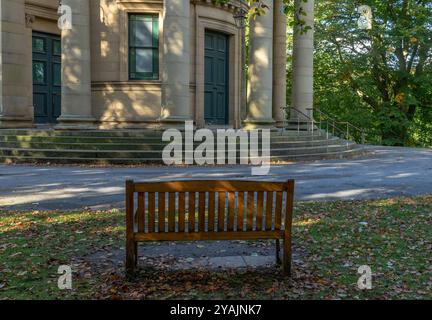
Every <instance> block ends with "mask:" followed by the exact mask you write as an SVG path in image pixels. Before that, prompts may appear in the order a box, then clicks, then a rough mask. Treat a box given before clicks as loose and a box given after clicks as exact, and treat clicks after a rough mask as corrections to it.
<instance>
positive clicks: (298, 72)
mask: <svg viewBox="0 0 432 320" xmlns="http://www.w3.org/2000/svg"><path fill="white" fill-rule="evenodd" d="M295 12H296V26H295V32H294V48H293V49H294V50H293V91H292V107H294V108H296V109H298V110H300V111H301V112H302V113H304V114H306V115H309V113H310V111H309V110H308V109H310V108H313V94H314V91H313V81H314V77H313V68H314V61H313V58H314V57H313V54H314V29H313V28H314V0H307V2H304V1H303V0H295ZM300 12H303V13H304V14H305V15H304V14H301V13H300ZM299 13H300V14H299ZM299 19H300V20H303V21H305V25H303V26H301V25H299V24H298V21H299ZM305 28H307V29H305ZM298 118H300V120H302V118H303V120H304V118H305V117H304V116H302V115H301V114H299V113H298V112H291V120H292V121H297V120H298Z"/></svg>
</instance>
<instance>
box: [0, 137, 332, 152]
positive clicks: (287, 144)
mask: <svg viewBox="0 0 432 320" xmlns="http://www.w3.org/2000/svg"><path fill="white" fill-rule="evenodd" d="M339 141H340V140H339V139H338V138H332V139H329V140H312V141H280V142H272V144H271V149H272V150H273V149H287V148H296V147H313V146H323V145H329V144H335V143H338V142H339ZM167 144H168V143H161V142H154V141H152V142H150V143H148V142H144V143H118V142H116V143H106V142H100V143H94V142H90V143H87V142H69V143H65V142H45V141H39V142H34V141H11V142H4V141H1V139H0V149H1V148H9V149H46V150H67V149H69V150H162V149H163V148H164V147H165V146H166V145H167ZM199 145H200V143H195V147H197V146H199ZM240 145H241V144H239V143H238V144H236V145H235V146H236V147H237V148H240ZM230 146H231V144H229V143H227V144H226V148H229V147H230Z"/></svg>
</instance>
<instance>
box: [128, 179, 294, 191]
mask: <svg viewBox="0 0 432 320" xmlns="http://www.w3.org/2000/svg"><path fill="white" fill-rule="evenodd" d="M285 188H286V184H285V183H280V182H251V181H216V180H209V181H173V182H159V183H136V184H135V185H134V189H135V192H238V191H245V192H246V191H254V192H258V191H273V192H275V191H285Z"/></svg>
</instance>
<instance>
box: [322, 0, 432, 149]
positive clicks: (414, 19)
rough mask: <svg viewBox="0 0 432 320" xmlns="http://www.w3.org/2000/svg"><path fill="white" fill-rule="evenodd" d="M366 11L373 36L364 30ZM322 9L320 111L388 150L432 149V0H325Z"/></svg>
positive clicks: (370, 32)
mask: <svg viewBox="0 0 432 320" xmlns="http://www.w3.org/2000/svg"><path fill="white" fill-rule="evenodd" d="M363 4H366V5H369V6H370V7H371V8H372V9H373V14H374V24H373V28H372V30H368V31H365V30H360V29H359V28H358V27H357V21H358V18H359V14H358V13H357V12H356V9H357V8H358V7H359V6H360V5H363ZM316 10H317V21H316V58H315V61H316V72H315V74H316V87H317V103H318V104H319V106H320V107H322V108H323V109H327V110H330V112H331V113H333V114H337V115H339V117H341V118H342V119H343V120H349V121H351V122H354V123H356V124H358V125H361V126H363V127H366V128H371V129H372V133H375V134H376V135H377V136H378V137H379V138H380V139H381V140H382V142H383V143H384V144H388V145H406V144H414V143H416V142H417V143H422V144H427V143H431V142H432V141H431V140H432V138H431V137H432V134H431V133H432V130H431V129H432V128H431V126H430V121H431V120H432V111H431V108H432V73H431V71H432V1H425V0H388V1H380V0H362V1H361V2H360V1H352V0H338V1H334V0H324V1H321V2H320V3H319V5H318V6H317V8H316ZM429 130H431V131H429Z"/></svg>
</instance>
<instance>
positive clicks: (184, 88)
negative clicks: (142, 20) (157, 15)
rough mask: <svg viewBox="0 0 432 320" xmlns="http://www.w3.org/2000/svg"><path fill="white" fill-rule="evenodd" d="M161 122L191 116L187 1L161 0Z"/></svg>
mask: <svg viewBox="0 0 432 320" xmlns="http://www.w3.org/2000/svg"><path fill="white" fill-rule="evenodd" d="M163 25H164V27H163V42H164V44H163V53H164V56H163V66H162V115H161V120H162V122H164V123H166V124H167V125H168V126H171V125H182V126H184V122H185V121H187V120H192V119H193V118H194V117H193V115H192V110H191V108H192V106H191V99H190V1H185V0H164V21H163Z"/></svg>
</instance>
